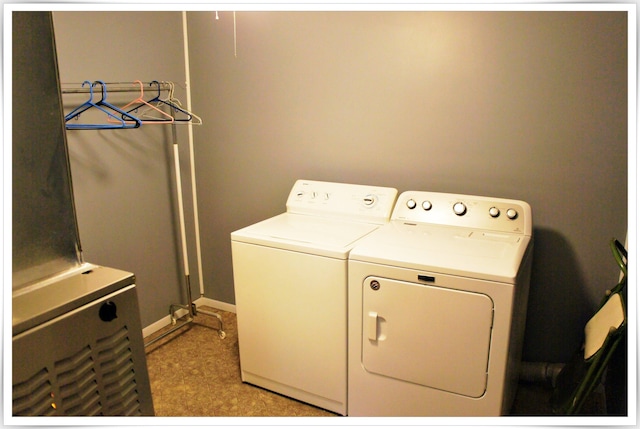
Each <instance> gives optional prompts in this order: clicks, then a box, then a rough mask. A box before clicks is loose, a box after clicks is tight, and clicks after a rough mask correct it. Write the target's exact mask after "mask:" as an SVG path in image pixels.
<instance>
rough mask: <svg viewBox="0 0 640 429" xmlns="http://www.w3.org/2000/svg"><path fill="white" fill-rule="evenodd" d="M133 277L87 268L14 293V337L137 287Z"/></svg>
mask: <svg viewBox="0 0 640 429" xmlns="http://www.w3.org/2000/svg"><path fill="white" fill-rule="evenodd" d="M134 282H135V276H134V275H133V274H132V273H129V272H126V271H121V270H118V269H115V268H109V267H102V266H99V265H92V264H84V265H83V271H82V272H79V271H77V270H75V271H74V272H72V273H70V274H69V275H60V276H58V277H56V278H52V279H49V280H47V281H43V282H40V283H36V284H33V285H31V286H29V287H28V288H23V289H19V290H16V291H15V292H14V293H13V297H12V298H13V299H12V301H13V307H12V309H13V313H12V316H13V317H12V319H13V320H12V324H13V335H17V334H19V333H21V332H24V331H26V330H27V329H30V328H33V327H35V326H37V325H40V324H41V323H44V322H47V321H49V320H51V319H53V318H55V317H58V316H60V315H61V314H64V313H66V312H68V311H71V310H74V309H76V308H78V307H80V306H82V305H85V304H87V303H89V302H92V301H94V300H96V299H99V298H101V297H103V296H105V295H108V294H110V293H111V292H115V291H116V290H119V289H122V288H123V287H125V286H129V285H131V284H134Z"/></svg>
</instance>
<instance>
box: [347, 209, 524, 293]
mask: <svg viewBox="0 0 640 429" xmlns="http://www.w3.org/2000/svg"><path fill="white" fill-rule="evenodd" d="M532 244H533V241H532V238H531V237H529V236H527V235H523V234H514V233H501V232H494V231H486V230H478V229H472V228H464V227H451V226H443V225H436V224H426V223H423V224H420V223H415V222H401V221H393V220H392V221H391V222H390V223H389V224H387V225H384V226H381V227H380V228H379V229H378V230H376V231H374V232H373V233H371V234H370V235H368V236H367V237H365V238H363V239H362V240H360V241H359V242H358V243H357V244H356V246H355V247H354V248H353V250H352V251H351V253H350V254H349V258H350V260H354V261H362V262H370V263H377V264H382V265H388V266H397V267H404V268H411V269H416V270H420V271H424V272H434V273H441V274H451V275H459V276H465V277H473V278H481V279H485V280H494V281H500V282H504V283H513V282H515V279H516V276H517V274H518V271H519V269H520V266H521V264H522V261H523V260H524V258H525V255H526V253H527V251H528V249H529V247H530V246H531V245H532Z"/></svg>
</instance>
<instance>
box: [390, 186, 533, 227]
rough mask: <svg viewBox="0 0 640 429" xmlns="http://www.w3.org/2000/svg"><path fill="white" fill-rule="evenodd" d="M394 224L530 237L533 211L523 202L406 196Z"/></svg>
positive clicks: (436, 194)
mask: <svg viewBox="0 0 640 429" xmlns="http://www.w3.org/2000/svg"><path fill="white" fill-rule="evenodd" d="M391 220H392V221H400V222H405V223H416V224H417V223H428V224H436V225H447V226H455V227H466V228H473V229H478V230H485V231H494V232H503V233H511V234H520V235H526V236H531V234H532V228H533V227H532V219H531V207H530V206H529V204H527V203H526V202H524V201H519V200H508V199H503V198H490V197H482V196H472V195H460V194H446V193H439V192H421V191H406V192H403V193H402V194H401V195H400V197H398V201H397V203H396V205H395V207H394V209H393V213H392V215H391Z"/></svg>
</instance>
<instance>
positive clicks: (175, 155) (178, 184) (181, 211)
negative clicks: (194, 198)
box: [173, 125, 191, 305]
mask: <svg viewBox="0 0 640 429" xmlns="http://www.w3.org/2000/svg"><path fill="white" fill-rule="evenodd" d="M174 127H175V125H174ZM173 162H174V165H175V169H176V188H177V189H178V213H179V216H180V237H181V238H182V263H183V264H184V275H185V276H186V277H187V278H189V254H188V253H187V234H186V231H185V226H184V205H183V202H182V180H181V178H180V154H179V151H178V144H177V143H175V142H174V144H173ZM187 287H188V283H187ZM189 305H191V303H189Z"/></svg>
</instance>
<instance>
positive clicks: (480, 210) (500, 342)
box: [348, 191, 533, 416]
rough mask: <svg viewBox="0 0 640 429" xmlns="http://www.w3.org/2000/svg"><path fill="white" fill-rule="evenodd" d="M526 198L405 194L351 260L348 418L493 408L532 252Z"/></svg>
mask: <svg viewBox="0 0 640 429" xmlns="http://www.w3.org/2000/svg"><path fill="white" fill-rule="evenodd" d="M532 247H533V241H532V223H531V208H530V206H529V205H528V204H527V203H525V202H523V201H516V200H507V199H498V198H487V197H479V196H467V195H454V194H444V193H434V192H418V191H409V192H404V193H402V194H401V195H400V197H399V198H398V201H397V203H396V206H395V208H394V211H393V214H392V216H391V221H390V222H389V224H387V225H385V226H383V227H381V228H380V229H378V230H377V231H375V232H374V233H372V234H370V235H369V236H367V237H365V238H364V239H363V240H361V241H360V242H359V243H358V244H357V245H356V247H354V249H353V250H352V251H351V253H350V256H349V258H350V260H349V358H348V360H349V368H348V372H349V377H348V380H349V393H348V414H349V415H350V416H499V415H504V414H506V413H508V412H509V409H510V406H511V403H512V400H513V395H514V393H515V389H516V387H517V379H518V371H519V361H520V356H521V350H522V340H523V335H524V326H525V319H526V310H527V299H528V292H529V279H530V273H531V258H532Z"/></svg>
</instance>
